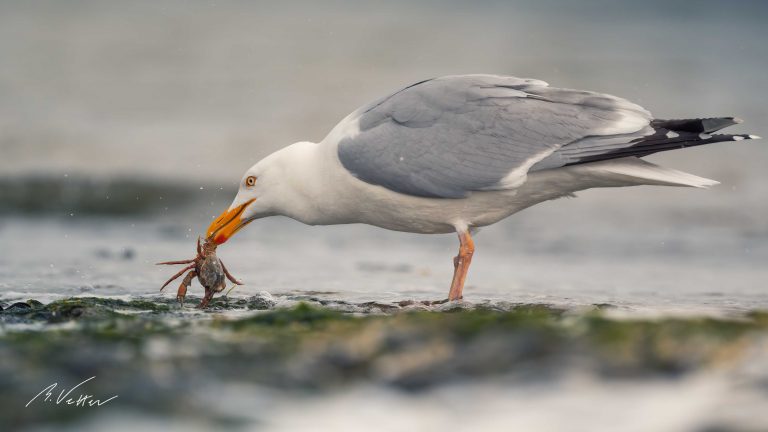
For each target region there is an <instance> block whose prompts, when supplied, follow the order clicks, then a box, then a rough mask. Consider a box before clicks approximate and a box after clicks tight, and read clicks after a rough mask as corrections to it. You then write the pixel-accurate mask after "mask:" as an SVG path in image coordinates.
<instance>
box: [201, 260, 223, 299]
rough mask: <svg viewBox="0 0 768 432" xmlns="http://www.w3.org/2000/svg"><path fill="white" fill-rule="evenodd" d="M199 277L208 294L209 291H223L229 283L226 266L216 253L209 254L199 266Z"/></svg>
mask: <svg viewBox="0 0 768 432" xmlns="http://www.w3.org/2000/svg"><path fill="white" fill-rule="evenodd" d="M197 277H198V279H199V280H200V284H201V285H202V286H203V287H204V288H205V291H206V294H207V292H208V291H211V292H212V293H217V292H221V291H223V290H224V288H225V287H226V285H227V282H226V279H225V276H224V267H223V266H222V265H221V260H219V258H218V257H217V256H216V255H215V254H211V255H209V256H208V257H206V258H205V260H203V262H202V263H201V264H200V266H199V269H198V274H197Z"/></svg>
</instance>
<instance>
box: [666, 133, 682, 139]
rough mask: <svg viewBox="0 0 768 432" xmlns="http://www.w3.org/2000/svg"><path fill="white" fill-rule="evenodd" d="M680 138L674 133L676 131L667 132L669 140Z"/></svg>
mask: <svg viewBox="0 0 768 432" xmlns="http://www.w3.org/2000/svg"><path fill="white" fill-rule="evenodd" d="M679 136H680V134H679V133H677V132H674V131H669V132H667V138H677V137H679Z"/></svg>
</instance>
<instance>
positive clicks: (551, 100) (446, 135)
mask: <svg viewBox="0 0 768 432" xmlns="http://www.w3.org/2000/svg"><path fill="white" fill-rule="evenodd" d="M650 120H651V116H650V114H649V113H648V112H647V111H646V110H644V109H643V108H641V107H639V106H638V105H635V104H633V103H631V102H628V101H626V100H624V99H620V98H617V97H614V96H609V95H604V94H599V93H593V92H586V91H576V90H567V89H559V88H551V87H547V84H546V83H544V82H542V81H537V80H530V79H520V78H514V77H505V76H494V75H463V76H449V77H442V78H436V79H432V80H427V81H422V82H420V83H417V84H414V85H412V86H409V87H406V88H404V89H402V90H400V91H398V92H396V93H394V94H392V95H389V96H387V97H385V98H382V99H380V100H378V101H376V102H374V103H372V104H370V105H368V106H365V107H363V108H361V109H359V110H357V111H356V112H354V113H352V114H351V115H350V116H349V117H347V119H345V121H344V122H342V124H340V125H339V126H337V129H338V128H342V129H344V134H341V135H338V134H337V135H335V136H338V139H339V141H338V156H339V160H340V161H341V163H342V164H343V166H344V167H345V168H346V169H347V170H349V171H350V172H351V173H352V174H353V175H354V176H356V177H357V178H359V179H361V180H363V181H365V182H368V183H371V184H375V185H380V186H383V187H386V188H388V189H390V190H393V191H397V192H400V193H404V194H409V195H416V196H423V197H436V198H460V197H464V196H466V195H467V194H468V193H469V192H472V191H480V190H499V189H508V188H514V187H516V186H518V185H520V184H521V183H522V182H523V181H524V180H525V176H526V174H527V172H528V171H529V169H530V168H531V167H532V166H533V165H534V164H536V163H537V162H539V161H541V160H542V159H544V158H546V157H547V156H549V155H551V154H552V153H553V152H554V151H556V150H558V149H559V148H561V147H563V146H565V145H567V144H569V143H572V142H576V141H579V140H583V139H584V138H587V137H592V136H614V135H621V136H629V135H633V134H635V133H641V134H644V133H646V132H645V131H646V130H647V129H648V125H649V122H650ZM350 125H352V126H350ZM337 129H335V131H336V130H337ZM332 135H334V133H333V132H332ZM329 136H330V135H329Z"/></svg>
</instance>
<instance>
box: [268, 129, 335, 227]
mask: <svg viewBox="0 0 768 432" xmlns="http://www.w3.org/2000/svg"><path fill="white" fill-rule="evenodd" d="M263 162H265V163H267V164H268V166H269V170H270V173H271V175H270V176H269V177H270V179H269V180H268V181H270V184H269V185H268V186H269V189H270V190H271V191H270V201H271V204H272V207H273V208H274V212H275V213H276V214H281V215H284V216H288V217H290V218H292V219H296V220H298V221H300V222H303V223H305V224H309V225H327V224H334V223H339V221H337V215H336V213H337V211H336V210H337V209H336V208H335V206H334V201H335V199H334V196H333V195H334V188H333V187H332V186H333V184H334V182H335V179H334V178H333V176H334V175H338V171H337V168H336V167H333V166H331V165H332V164H334V163H335V164H338V157H336V156H335V154H334V153H333V152H332V149H329V148H328V146H324V145H322V144H316V143H312V142H298V143H295V144H291V145H290V146H288V147H285V148H283V149H281V150H278V151H277V152H275V153H273V154H271V155H270V156H268V157H267V158H266V159H265V160H264V161H263Z"/></svg>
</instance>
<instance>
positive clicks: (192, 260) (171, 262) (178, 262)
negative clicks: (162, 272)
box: [155, 259, 195, 265]
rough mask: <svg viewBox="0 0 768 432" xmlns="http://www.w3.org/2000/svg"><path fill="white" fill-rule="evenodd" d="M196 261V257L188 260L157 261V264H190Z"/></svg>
mask: <svg viewBox="0 0 768 432" xmlns="http://www.w3.org/2000/svg"><path fill="white" fill-rule="evenodd" d="M193 262H195V260H194V259H188V260H181V261H165V262H159V263H155V265H174V264H189V263H193Z"/></svg>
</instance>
